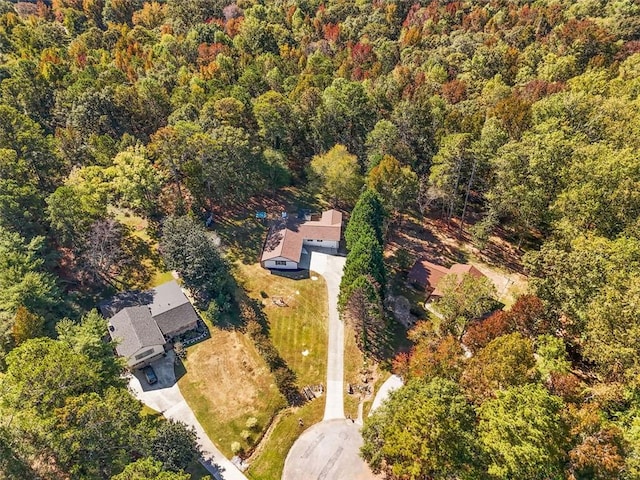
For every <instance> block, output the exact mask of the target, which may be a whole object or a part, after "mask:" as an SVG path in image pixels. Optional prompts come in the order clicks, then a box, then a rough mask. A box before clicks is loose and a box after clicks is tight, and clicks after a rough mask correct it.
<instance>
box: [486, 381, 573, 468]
mask: <svg viewBox="0 0 640 480" xmlns="http://www.w3.org/2000/svg"><path fill="white" fill-rule="evenodd" d="M563 408H564V404H563V402H562V400H561V399H560V398H558V397H555V396H553V395H550V394H549V393H548V392H547V391H546V390H545V389H544V388H543V387H541V386H539V385H524V386H520V387H512V388H510V389H507V390H505V391H503V392H499V393H498V395H497V398H495V399H493V400H488V401H486V402H485V403H484V404H482V406H481V407H480V408H479V410H478V416H479V419H480V422H479V424H478V434H479V437H480V443H481V448H482V450H483V452H484V454H485V455H486V457H487V459H488V462H489V468H488V472H489V475H491V476H492V477H494V478H497V479H505V480H506V479H511V478H530V479H532V480H546V479H548V478H557V477H559V476H561V474H562V471H563V466H564V461H565V458H566V450H565V449H566V446H567V425H566V423H565V421H564V419H563V415H562V410H563Z"/></svg>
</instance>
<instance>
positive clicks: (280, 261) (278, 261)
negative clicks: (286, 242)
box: [276, 260, 287, 266]
mask: <svg viewBox="0 0 640 480" xmlns="http://www.w3.org/2000/svg"><path fill="white" fill-rule="evenodd" d="M286 264H287V262H286V261H285V260H276V266H277V265H286Z"/></svg>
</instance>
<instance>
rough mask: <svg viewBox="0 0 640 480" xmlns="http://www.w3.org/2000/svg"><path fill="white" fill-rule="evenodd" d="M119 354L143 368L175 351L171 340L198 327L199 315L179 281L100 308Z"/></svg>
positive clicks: (126, 294)
mask: <svg viewBox="0 0 640 480" xmlns="http://www.w3.org/2000/svg"><path fill="white" fill-rule="evenodd" d="M99 309H100V311H101V312H102V314H103V315H104V316H105V317H107V318H108V319H109V320H108V324H109V335H111V338H112V339H113V340H114V341H115V342H116V344H117V346H116V352H117V353H118V355H120V356H122V357H125V358H126V359H127V365H128V366H129V367H130V368H131V369H134V368H141V367H143V366H145V365H148V364H149V363H150V362H151V361H153V360H155V359H156V358H158V356H160V355H162V354H164V352H165V350H166V349H168V348H171V344H170V341H171V340H172V339H173V338H175V337H177V336H178V335H180V334H182V333H185V332H187V331H189V330H193V329H195V328H197V326H198V319H199V317H198V314H197V313H196V311H195V309H194V308H193V305H191V302H190V301H189V299H188V298H187V296H186V295H185V294H184V292H183V291H182V289H181V288H180V285H178V283H177V282H176V281H175V280H172V281H170V282H167V283H163V284H162V285H159V286H158V287H156V288H153V289H151V290H147V291H144V292H139V291H131V292H122V293H119V294H118V295H116V296H114V297H113V298H111V299H109V300H107V301H106V302H103V303H101V304H100V306H99Z"/></svg>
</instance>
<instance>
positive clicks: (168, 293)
mask: <svg viewBox="0 0 640 480" xmlns="http://www.w3.org/2000/svg"><path fill="white" fill-rule="evenodd" d="M150 293H151V295H152V296H153V300H152V302H151V303H150V304H149V308H150V309H151V315H152V316H154V317H155V316H156V315H161V314H163V313H165V312H167V311H169V310H173V309H174V308H177V307H179V306H181V305H184V304H185V303H189V299H188V298H187V297H186V295H185V294H184V293H183V292H182V289H181V288H180V285H178V282H176V281H175V280H171V281H169V282H167V283H163V284H162V285H158V286H157V287H155V288H152V289H151V290H150Z"/></svg>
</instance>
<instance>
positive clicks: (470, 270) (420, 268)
mask: <svg viewBox="0 0 640 480" xmlns="http://www.w3.org/2000/svg"><path fill="white" fill-rule="evenodd" d="M465 274H468V275H471V276H473V277H475V278H480V277H484V276H485V275H484V274H483V273H482V272H481V271H480V270H478V269H477V268H476V267H474V266H473V265H468V264H464V263H456V264H453V265H452V266H451V267H450V268H447V267H443V266H442V265H438V264H436V263H431V262H428V261H426V260H418V261H416V263H415V264H414V265H413V267H412V268H411V270H410V271H409V277H408V278H409V281H410V282H412V283H416V284H418V285H422V286H423V287H425V288H426V289H427V290H430V291H431V295H433V296H437V297H441V296H442V293H443V292H442V291H441V290H440V289H439V283H440V281H441V280H442V278H443V277H444V276H446V275H456V276H457V277H458V284H460V283H461V282H462V279H463V278H464V275H465Z"/></svg>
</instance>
